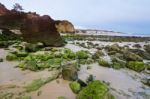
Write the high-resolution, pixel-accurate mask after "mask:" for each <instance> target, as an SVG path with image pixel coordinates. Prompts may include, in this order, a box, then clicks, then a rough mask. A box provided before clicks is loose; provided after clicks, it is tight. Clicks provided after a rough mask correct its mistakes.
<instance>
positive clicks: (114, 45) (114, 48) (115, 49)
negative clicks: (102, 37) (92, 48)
mask: <svg viewBox="0 0 150 99" xmlns="http://www.w3.org/2000/svg"><path fill="white" fill-rule="evenodd" d="M105 49H107V50H108V51H117V52H119V51H120V49H121V47H120V46H119V45H118V44H113V45H111V46H106V47H105Z"/></svg>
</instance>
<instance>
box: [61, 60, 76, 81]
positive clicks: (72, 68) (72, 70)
mask: <svg viewBox="0 0 150 99" xmlns="http://www.w3.org/2000/svg"><path fill="white" fill-rule="evenodd" d="M62 77H63V79H64V80H69V81H72V80H76V79H77V78H78V74H77V66H76V63H68V64H66V65H64V66H63V69H62Z"/></svg>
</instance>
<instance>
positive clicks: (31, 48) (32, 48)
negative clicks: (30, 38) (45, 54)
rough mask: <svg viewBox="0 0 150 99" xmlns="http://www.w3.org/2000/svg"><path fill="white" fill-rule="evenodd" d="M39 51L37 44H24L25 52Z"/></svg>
mask: <svg viewBox="0 0 150 99" xmlns="http://www.w3.org/2000/svg"><path fill="white" fill-rule="evenodd" d="M40 49H41V47H39V46H38V45H37V44H31V43H26V44H25V50H26V51H27V52H36V51H38V50H40Z"/></svg>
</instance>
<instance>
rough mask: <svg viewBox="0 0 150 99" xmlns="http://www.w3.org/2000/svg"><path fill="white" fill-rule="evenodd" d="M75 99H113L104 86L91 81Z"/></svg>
mask: <svg viewBox="0 0 150 99" xmlns="http://www.w3.org/2000/svg"><path fill="white" fill-rule="evenodd" d="M76 99H114V96H112V95H111V94H110V93H109V89H108V87H107V85H106V84H104V83H102V82H101V81H98V80H96V81H92V82H90V83H89V84H88V85H87V86H86V87H85V88H83V89H82V90H81V91H80V92H79V94H78V95H77V98H76Z"/></svg>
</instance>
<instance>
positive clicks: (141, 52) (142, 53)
mask: <svg viewBox="0 0 150 99" xmlns="http://www.w3.org/2000/svg"><path fill="white" fill-rule="evenodd" d="M130 51H131V52H133V53H135V54H137V55H139V56H140V57H142V58H143V59H147V60H150V54H149V53H148V52H146V51H144V50H141V49H130Z"/></svg>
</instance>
